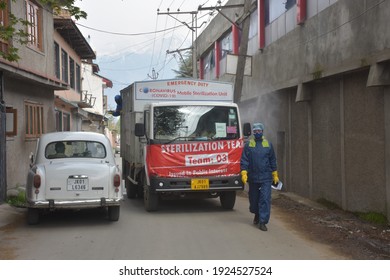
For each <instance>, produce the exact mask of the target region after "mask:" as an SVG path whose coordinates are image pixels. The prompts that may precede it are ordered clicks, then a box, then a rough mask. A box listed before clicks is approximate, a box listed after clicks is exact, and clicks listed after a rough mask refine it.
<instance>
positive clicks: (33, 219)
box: [27, 208, 39, 225]
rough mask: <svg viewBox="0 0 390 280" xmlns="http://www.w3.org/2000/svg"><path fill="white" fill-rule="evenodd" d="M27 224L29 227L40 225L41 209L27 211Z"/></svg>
mask: <svg viewBox="0 0 390 280" xmlns="http://www.w3.org/2000/svg"><path fill="white" fill-rule="evenodd" d="M27 223H28V224H29V225H36V224H38V223H39V209H36V208H28V209H27Z"/></svg>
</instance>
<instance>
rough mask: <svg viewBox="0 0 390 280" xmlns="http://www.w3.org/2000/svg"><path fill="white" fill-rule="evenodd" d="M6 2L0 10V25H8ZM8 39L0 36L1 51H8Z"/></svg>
mask: <svg viewBox="0 0 390 280" xmlns="http://www.w3.org/2000/svg"><path fill="white" fill-rule="evenodd" d="M8 21H9V19H8V3H6V6H5V9H4V10H0V25H2V26H7V25H8ZM9 44H10V43H9V41H7V40H4V39H1V38H0V51H1V52H3V53H7V52H8V48H9Z"/></svg>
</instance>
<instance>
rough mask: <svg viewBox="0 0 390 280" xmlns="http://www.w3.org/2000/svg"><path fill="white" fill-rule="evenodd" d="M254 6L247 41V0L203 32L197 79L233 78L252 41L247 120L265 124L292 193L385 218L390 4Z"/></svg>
mask: <svg viewBox="0 0 390 280" xmlns="http://www.w3.org/2000/svg"><path fill="white" fill-rule="evenodd" d="M250 2H251V5H248V6H250V8H249V9H248V11H249V13H250V17H249V18H248V20H249V32H248V34H249V35H248V40H247V41H246V38H245V37H243V36H242V34H243V33H244V31H245V28H243V27H245V25H244V24H243V23H244V19H245V14H246V13H245V11H244V7H243V5H242V6H240V7H237V8H230V9H221V11H222V12H223V15H217V16H216V17H215V18H214V19H213V21H212V22H211V23H210V24H209V25H208V27H207V28H206V29H205V30H204V31H203V32H202V33H201V34H200V35H199V36H198V38H197V40H196V54H197V58H198V61H199V75H200V77H201V78H205V79H220V80H225V81H233V82H236V80H235V78H236V75H234V73H233V74H232V73H231V71H230V70H229V69H232V68H233V69H237V68H236V67H237V65H236V64H234V63H233V62H232V58H233V60H234V58H235V59H236V60H237V54H238V53H239V44H241V46H245V45H244V44H247V52H246V54H247V55H248V56H249V59H248V60H247V61H249V62H248V63H246V70H245V71H246V74H247V75H244V77H243V86H242V93H241V94H240V95H239V96H238V103H239V106H240V108H241V117H242V121H243V122H251V123H253V122H254V121H261V122H263V123H264V124H265V136H266V137H267V138H269V139H270V140H271V141H272V142H273V143H274V146H275V147H276V153H277V157H278V166H279V167H278V169H279V173H280V177H281V180H282V181H283V182H284V184H285V186H286V189H287V191H290V192H295V193H297V194H299V195H302V196H304V197H308V198H310V199H313V200H317V199H325V200H327V201H331V202H333V203H335V204H337V205H339V206H340V207H342V208H343V209H345V210H349V211H359V212H378V213H382V214H384V215H386V216H387V217H388V219H389V217H390V153H389V151H390V113H389V112H390V87H389V85H390V31H389V29H388V26H389V21H390V1H386V0H296V1H295V0H293V1H285V0H280V1H279V0H273V1H270V0H256V1H250ZM233 4H244V0H230V1H229V2H228V3H227V4H226V6H228V5H233ZM226 18H229V19H230V20H231V21H229V20H227V19H226ZM232 22H234V23H236V24H237V25H234V24H232ZM240 29H241V30H240ZM240 37H241V38H242V40H241V41H239V40H240ZM249 63H251V65H250V64H249ZM248 64H249V65H248ZM239 71H242V72H244V69H240V70H239Z"/></svg>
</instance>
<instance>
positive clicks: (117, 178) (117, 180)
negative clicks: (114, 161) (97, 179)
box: [114, 174, 121, 188]
mask: <svg viewBox="0 0 390 280" xmlns="http://www.w3.org/2000/svg"><path fill="white" fill-rule="evenodd" d="M120 185H121V176H120V175H119V174H115V176H114V187H116V188H118V187H119V186H120Z"/></svg>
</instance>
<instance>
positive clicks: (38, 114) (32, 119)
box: [24, 101, 44, 138]
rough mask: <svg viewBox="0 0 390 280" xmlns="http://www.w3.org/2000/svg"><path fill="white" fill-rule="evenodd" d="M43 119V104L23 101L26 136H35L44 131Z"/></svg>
mask: <svg viewBox="0 0 390 280" xmlns="http://www.w3.org/2000/svg"><path fill="white" fill-rule="evenodd" d="M43 119H44V118H43V104H39V103H34V102H30V101H25V102H24V122H25V124H26V127H25V132H26V138H37V137H39V136H41V135H42V134H43V133H44V126H43Z"/></svg>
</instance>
